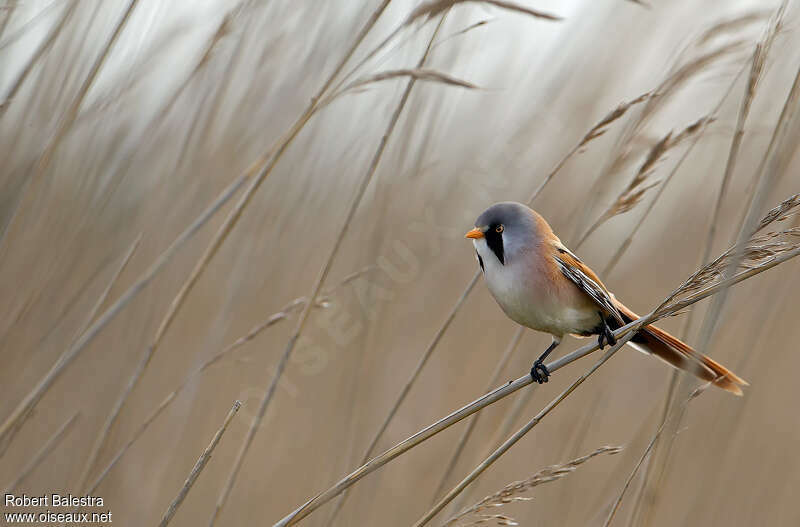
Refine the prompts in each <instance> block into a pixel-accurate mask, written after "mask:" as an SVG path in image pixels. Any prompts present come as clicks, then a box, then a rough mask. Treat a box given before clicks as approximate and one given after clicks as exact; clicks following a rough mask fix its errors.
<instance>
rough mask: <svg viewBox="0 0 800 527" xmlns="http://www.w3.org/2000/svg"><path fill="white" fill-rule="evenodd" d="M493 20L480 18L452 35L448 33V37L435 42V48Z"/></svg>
mask: <svg viewBox="0 0 800 527" xmlns="http://www.w3.org/2000/svg"><path fill="white" fill-rule="evenodd" d="M493 20H494V19H485V20H479V21H477V22H475V23H474V24H470V25H469V26H467V27H465V28H464V29H461V30H459V31H456V32H455V33H453V34H451V35H447V36H446V37H444V38H441V39H439V41H438V42H434V44H433V49H436V48H437V47H439V46H441V45H442V44H444V43H445V42H448V41H450V40H452V39H454V38H456V37H460V36H461V35H464V34H466V33H469V32H470V31H472V30H474V29H478V28H479V27H483V26H485V25H486V24H488V23H490V22H492V21H493Z"/></svg>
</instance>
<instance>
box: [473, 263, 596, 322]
mask: <svg viewBox="0 0 800 527" xmlns="http://www.w3.org/2000/svg"><path fill="white" fill-rule="evenodd" d="M514 275H515V274H514V273H502V272H501V273H493V276H492V277H491V278H490V277H489V276H488V273H487V285H488V287H489V291H490V292H491V293H492V296H494V298H495V300H496V301H497V303H498V304H499V305H500V307H501V308H502V310H503V311H504V312H505V314H506V315H508V317H509V318H511V319H512V320H513V321H515V322H517V323H518V324H521V325H523V326H526V327H529V328H531V329H534V330H537V331H544V332H547V333H550V334H552V335H556V336H559V337H560V336H562V335H564V334H567V333H574V334H581V333H584V332H588V331H591V330H592V329H594V328H595V327H597V325H598V322H599V316H598V314H597V311H598V310H597V307H596V306H594V304H593V303H592V302H591V300H589V299H587V298H584V296H585V295H580V294H579V291H577V288H573V289H574V291H573V290H571V289H566V288H561V289H559V288H554V287H549V286H548V284H547V283H546V282H544V281H543V280H541V279H539V278H540V277H536V276H534V277H531V278H530V279H528V280H520V279H514V278H513V277H514ZM517 276H518V275H517ZM567 285H571V284H567Z"/></svg>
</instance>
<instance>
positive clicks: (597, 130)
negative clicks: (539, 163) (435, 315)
mask: <svg viewBox="0 0 800 527" xmlns="http://www.w3.org/2000/svg"><path fill="white" fill-rule="evenodd" d="M650 97H652V94H651V93H649V92H647V93H644V94H642V95H640V96H638V97H636V98H634V99H631V100H630V101H624V102H622V103H620V104H619V105H618V106H617V107H616V108H614V109H613V110H611V111H610V112H609V113H607V114H606V115H605V116H604V117H603V118H602V119H600V120H599V121H598V122H597V123H596V124H595V125H594V126H592V128H590V129H589V131H588V132H586V134H584V136H583V137H582V138H581V139H580V140H579V141H578V142H577V143H576V144H575V146H573V147H572V148H571V149H570V150H569V151H567V153H566V154H564V156H563V157H562V158H561V159H560V160H559V161H558V162H557V163H556V165H555V166H554V167H553V168H552V169H551V170H550V172H549V173H548V174H547V176H545V178H544V179H543V180H542V182H541V183H540V184H539V186H538V187H536V189H535V190H534V191H533V192H532V193H531V195H530V197H529V198H528V201H527V204H528V206H529V207H532V206H533V202H534V201H536V198H537V197H538V196H539V194H541V192H542V191H543V190H544V188H545V187H546V186H547V184H548V183H549V182H550V181H551V180H552V179H553V177H555V175H556V174H557V173H558V172H560V171H561V169H562V168H563V167H564V165H566V163H567V161H569V160H570V159H571V158H572V156H573V155H575V154H576V153H578V152H579V151H580V149H581V148H583V147H584V146H586V145H587V144H589V143H590V142H591V141H593V140H594V139H596V138H598V137H600V136H601V135H603V134H605V133H606V132H607V131H608V127H609V126H610V125H611V124H613V123H614V122H616V121H618V120H619V119H620V118H622V117H623V116H624V115H625V114H626V113H627V112H628V110H629V109H630V108H631V107H633V106H635V105H637V104H641V103H643V102H645V101H647V100H648V99H649V98H650ZM580 246H581V244H580V243H579V244H578V245H577V246H576V249H578V248H580ZM477 274H480V271H478V272H477ZM473 285H474V284H473ZM524 331H525V328H524V327H522V326H520V327H518V328H517V330H516V331H515V332H514V335H513V336H512V337H511V342H514V341H516V340H518V339H519V338H521V337H522V334H523V332H524ZM532 393H533V392H532V391H529V392H525V393H523V394H520V395H519V397H518V398H517V400H516V401H515V402H514V405H513V406H512V407H511V409H510V410H509V412H508V414H507V415H506V417H505V418H504V420H503V424H502V425H501V426H500V428H498V430H497V432H496V433H495V434H494V435H493V436H492V439H491V440H490V441H489V443H488V444H489V445H495V444H497V443H498V441H499V438H500V437H505V436H507V435H508V433H509V431H510V429H511V427H512V426H513V424H514V423H515V422H516V420H517V417H519V413H520V412H521V411H522V408H524V406H525V405H526V404H527V403H528V401H529V399H530V396H531V395H532ZM473 429H474V426H472V425H470V427H468V429H467V431H466V432H465V434H464V436H462V440H464V441H467V440H468V439H469V435H470V434H471V431H472V430H473ZM459 445H461V442H459ZM490 448H491V449H490V450H489V452H488V453H491V451H492V450H493V449H494V447H493V446H492V447H490ZM460 451H463V447H461V448H460V449H458V450H457V451H456V452H457V455H456V456H454V459H453V460H451V462H450V464H451V465H455V463H457V462H458V457H459V456H460ZM488 453H487V455H488ZM365 461H366V460H365ZM448 470H449V469H448ZM442 481H444V480H442ZM440 485H441V484H440ZM440 492H441V489H439V490H437V493H436V495H437V496H438V494H440ZM435 497H436V496H434V498H435ZM465 497H466V495H461V498H465ZM455 505H456V506H457V505H458V503H456V504H455Z"/></svg>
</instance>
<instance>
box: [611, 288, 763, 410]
mask: <svg viewBox="0 0 800 527" xmlns="http://www.w3.org/2000/svg"><path fill="white" fill-rule="evenodd" d="M614 302H615V303H616V305H617V309H619V312H620V313H621V314H622V318H623V320H625V323H626V324H627V323H629V322H632V321H634V320H637V319H638V318H639V316H638V315H637V314H636V313H634V312H633V311H631V310H630V309H628V308H627V307H625V306H624V305H623V304H622V303H621V302H619V301H618V300H616V299H615V301H614ZM630 342H632V343H633V345H634V346H636V347H638V348H641V349H642V351H644V352H646V353H651V354H653V355H655V356H656V357H658V358H660V359H662V360H664V361H666V362H667V363H669V364H671V365H672V366H674V367H676V368H678V369H680V370H684V371H688V372H689V373H691V374H693V375H695V376H696V377H699V378H700V379H703V380H704V381H709V382H711V383H713V384H714V385H716V386H719V387H720V388H722V389H723V390H726V391H728V392H731V393H733V394H735V395H742V389H741V388H740V387H739V386H748V385H749V383H748V382H747V381H745V380H744V379H742V378H741V377H739V376H738V375H736V374H735V373H733V372H732V371H730V370H729V369H728V368H726V367H725V366H723V365H722V364H720V363H718V362H716V361H715V360H713V359H711V358H710V357H706V356H705V355H703V354H702V353H700V352H698V351H695V350H693V349H692V348H691V347H690V346H689V345H688V344H686V343H684V342H681V341H680V340H678V339H677V338H675V337H673V336H672V335H670V334H669V333H667V332H666V331H664V330H661V329H658V328H657V327H655V326H645V327H644V329H642V330H640V331H639V332H638V333H637V334H636V336H634V337H633V338H632V339H631V341H630Z"/></svg>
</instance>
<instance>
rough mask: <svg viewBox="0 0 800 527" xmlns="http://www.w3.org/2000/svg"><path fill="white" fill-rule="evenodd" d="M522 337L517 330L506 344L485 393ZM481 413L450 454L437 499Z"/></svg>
mask: <svg viewBox="0 0 800 527" xmlns="http://www.w3.org/2000/svg"><path fill="white" fill-rule="evenodd" d="M521 338H522V332H521V331H517V332H515V333H514V336H513V338H512V339H511V341H510V342H509V343H508V345H507V346H506V350H505V352H503V356H502V357H500V360H499V361H498V363H497V365H496V366H495V368H494V371H493V372H492V376H491V378H490V379H489V382H488V383H487V385H486V389H485V390H484V393H489V392H490V391H492V387H493V386H494V385H495V384H497V380H498V379H499V378H500V374H501V373H503V370H504V369H505V367H506V365H507V364H508V361H509V360H510V359H511V355H512V354H513V353H514V351H515V350H516V349H517V345H518V344H519V341H520V340H521ZM480 416H481V414H475V417H473V418H472V419H470V420H469V424H467V428H466V429H464V432H463V433H462V434H461V437H460V438H459V439H458V443H457V444H456V448H455V450H454V451H453V455H452V456H450V461H449V462H448V463H447V468H446V469H445V471H444V475H442V479H441V480H439V486H438V487H437V488H436V492H435V493H434V495H433V498H434V499H436V498H437V497H438V496H439V495H440V494H441V493H442V492H443V491H444V486H445V485H446V484H447V480H449V479H450V476H451V475H452V473H453V470H455V468H456V464H457V463H458V458H459V457H461V453H462V452H463V451H464V447H465V446H466V445H467V441H469V438H470V436H471V435H472V432H473V431H474V430H475V427H476V426H477V425H478V420H479V419H480Z"/></svg>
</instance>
